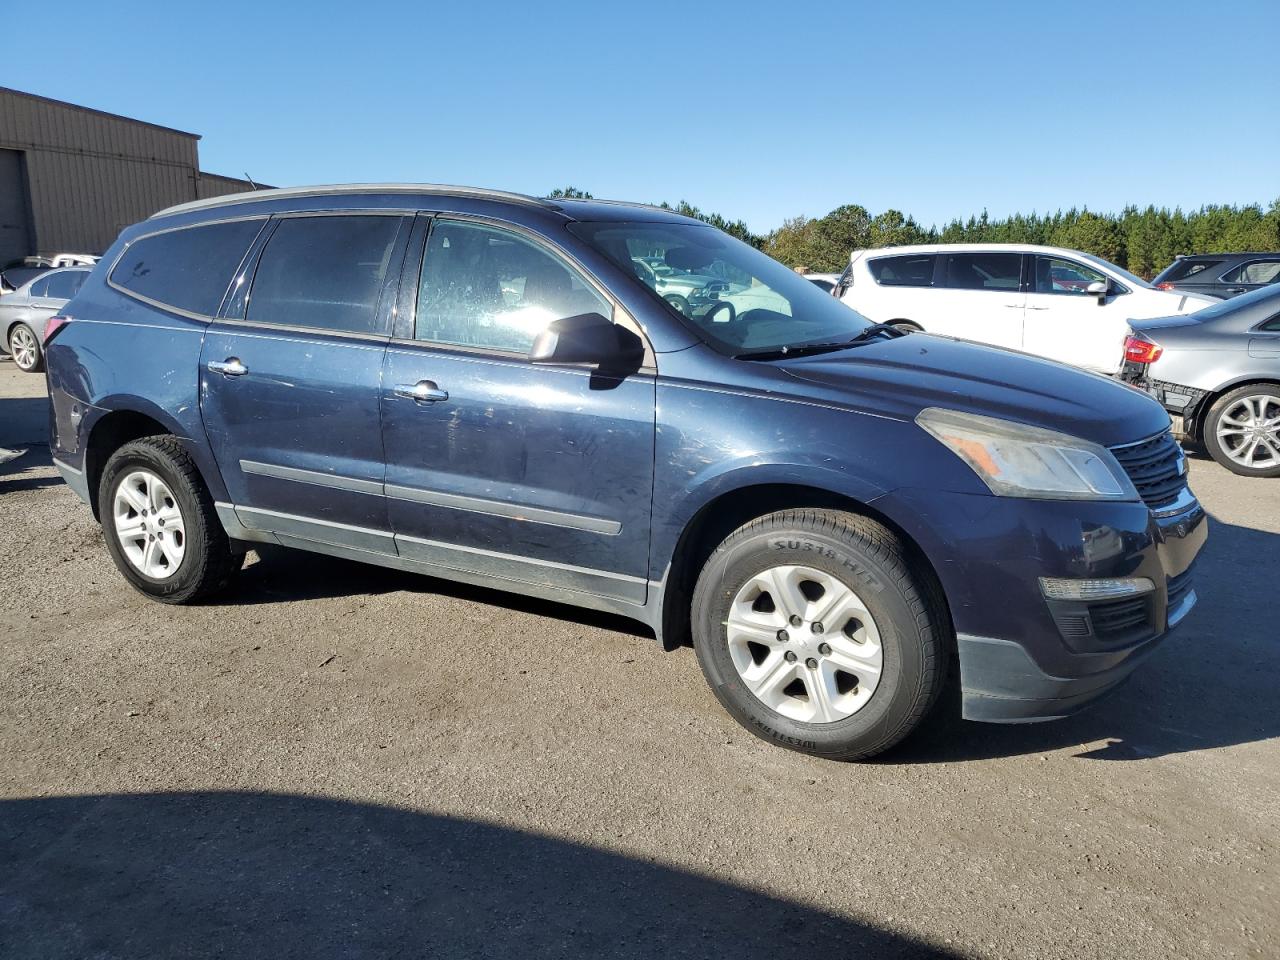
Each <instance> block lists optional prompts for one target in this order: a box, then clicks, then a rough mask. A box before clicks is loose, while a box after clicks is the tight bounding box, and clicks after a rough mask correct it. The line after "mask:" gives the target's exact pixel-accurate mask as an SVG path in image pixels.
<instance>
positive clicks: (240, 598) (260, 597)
mask: <svg viewBox="0 0 1280 960" xmlns="http://www.w3.org/2000/svg"><path fill="white" fill-rule="evenodd" d="M253 552H254V553H255V554H256V555H257V560H256V562H254V561H252V560H251V561H250V562H249V563H248V564H246V566H245V567H244V569H242V570H241V571H240V575H239V576H238V577H237V578H236V579H235V581H234V582H233V583H232V585H231V588H230V589H229V590H227V591H226V592H225V593H222V594H220V595H218V596H216V597H213V598H211V599H210V600H209V601H208V602H209V603H210V604H213V605H234V606H240V605H243V604H261V603H284V602H289V601H293V600H316V599H320V598H323V597H346V596H364V595H369V596H378V595H380V594H385V593H395V592H398V591H404V592H407V593H433V594H438V595H440V596H448V597H455V598H457V599H459V600H467V601H470V602H472V603H483V604H487V605H489V606H494V607H502V608H504V609H506V610H513V611H518V612H520V613H530V614H534V615H535V616H540V617H551V618H554V619H556V620H568V621H570V622H572V623H578V624H581V625H583V626H588V627H599V628H600V629H602V630H613V631H615V632H617V633H627V634H631V635H632V636H643V637H652V636H653V631H652V630H650V629H649V628H648V627H646V626H645V625H644V624H642V623H640V622H639V621H637V620H631V619H628V618H627V617H623V616H619V615H616V614H611V613H605V612H602V611H596V610H588V609H585V608H583V607H574V606H570V605H569V604H565V603H559V602H557V601H554V600H544V599H542V598H540V597H531V596H525V595H523V594H516V593H508V592H506V591H504V590H495V589H492V588H489V587H476V586H471V585H470V584H466V583H459V582H458V581H456V580H443V579H439V578H437V577H431V576H427V575H424V574H420V573H409V572H407V571H403V570H393V569H389V568H387V567H379V566H375V565H373V564H368V563H359V562H357V561H354V560H344V559H341V558H339V557H330V556H326V555H324V554H319V553H305V552H303V551H300V550H290V549H286V548H285V547H273V546H270V545H267V544H254V551H253Z"/></svg>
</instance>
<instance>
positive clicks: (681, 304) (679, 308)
mask: <svg viewBox="0 0 1280 960" xmlns="http://www.w3.org/2000/svg"><path fill="white" fill-rule="evenodd" d="M662 299H663V300H665V301H667V303H669V304H671V306H672V307H674V308H675V310H676V312H677V313H679V314H680V315H681V316H683V317H689V318H690V319H692V318H693V313H692V308H690V306H689V301H688V300H686V299H685V298H684V297H682V296H680V294H678V293H669V294H667V295H666V296H665V297H663V298H662Z"/></svg>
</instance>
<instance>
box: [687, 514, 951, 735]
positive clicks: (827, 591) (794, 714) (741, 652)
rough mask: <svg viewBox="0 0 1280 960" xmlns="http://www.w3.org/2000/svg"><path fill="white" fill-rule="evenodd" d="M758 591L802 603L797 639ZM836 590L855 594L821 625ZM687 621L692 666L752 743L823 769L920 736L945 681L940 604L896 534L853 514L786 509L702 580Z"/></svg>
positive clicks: (728, 544) (726, 549)
mask: <svg viewBox="0 0 1280 960" xmlns="http://www.w3.org/2000/svg"><path fill="white" fill-rule="evenodd" d="M779 570H781V571H785V572H782V573H778V572H777V571H779ZM771 571H772V572H771ZM778 578H781V579H778ZM784 581H785V582H784ZM764 583H770V584H777V585H778V590H777V591H776V592H778V593H779V595H780V596H781V595H783V594H784V593H790V594H791V595H792V598H793V599H794V600H797V601H808V603H809V606H808V607H807V608H806V610H805V612H804V613H803V614H800V613H798V612H797V611H796V610H795V608H794V605H792V607H791V612H792V613H794V614H796V615H797V616H799V618H800V626H799V627H797V626H795V624H796V620H794V619H792V620H788V614H787V612H785V611H784V610H780V609H779V605H778V604H776V603H774V602H773V601H772V593H773V592H775V591H774V590H773V589H772V588H770V589H768V590H766V589H764V587H763V586H762V584H764ZM806 584H807V586H806ZM840 587H843V588H844V589H845V590H847V591H849V592H850V593H851V594H852V595H853V599H852V601H848V603H847V604H846V605H845V607H844V610H845V612H844V613H841V614H839V615H838V616H834V617H833V616H832V615H831V614H830V613H823V612H822V607H823V606H824V603H826V602H838V600H837V598H838V597H839V596H841V593H840ZM796 589H798V590H799V591H800V592H799V594H796V593H795V590H796ZM819 590H821V594H820V595H819V593H818V591H819ZM757 591H758V595H757ZM766 593H768V594H769V595H770V596H769V599H768V600H766V599H765V594H766ZM753 596H754V597H755V599H754V600H752V599H751V598H752V597H753ZM853 603H856V604H858V605H860V609H855V608H854V607H853V606H850V605H848V604H853ZM782 606H783V607H786V606H787V604H786V603H785V602H784V604H783V605H782ZM770 607H772V608H773V609H772V610H770V609H769V608H770ZM850 613H857V614H858V616H852V615H848V616H846V614H850ZM821 616H827V617H828V618H829V622H828V623H826V624H822V623H821V622H819V621H818V619H816V618H817V617H821ZM691 617H692V628H693V645H694V649H695V651H696V653H697V656H698V664H699V665H700V666H701V668H702V672H703V675H704V676H705V677H706V679H707V682H708V684H710V686H711V689H712V691H713V692H714V693H715V695H716V697H717V699H719V701H720V702H721V704H723V705H724V708H725V709H726V710H728V711H729V713H730V714H731V715H732V716H733V717H734V719H736V720H737V721H738V722H739V723H741V724H742V725H743V726H744V727H746V728H747V729H748V730H749V731H751V733H753V734H755V735H756V736H757V737H760V738H761V739H763V740H766V741H768V742H770V743H773V744H776V745H778V746H781V747H786V748H787V749H790V750H797V751H800V752H802V753H808V754H812V755H814V756H818V757H826V758H829V759H835V760H858V759H865V758H867V757H871V756H874V755H875V754H878V753H881V752H883V751H885V750H887V749H889V748H890V747H891V746H893V745H894V744H895V743H897V742H898V741H900V740H901V739H902V738H903V737H905V736H906V735H907V734H909V733H910V732H911V731H912V730H914V729H915V728H916V727H917V726H919V724H920V723H921V721H922V720H923V719H924V717H925V716H926V715H927V714H928V712H929V710H930V709H931V708H932V707H933V705H934V703H935V702H936V701H937V699H938V696H939V693H940V692H941V690H942V688H943V684H944V681H945V679H946V672H947V666H948V663H949V655H948V651H949V647H950V643H949V640H948V638H947V631H949V627H948V626H947V620H946V615H945V612H944V608H943V606H942V602H941V597H940V596H938V595H937V594H936V590H930V589H929V588H928V587H926V586H925V585H924V584H923V583H922V582H921V580H920V579H919V578H918V577H916V576H915V575H914V574H913V573H912V571H911V569H910V565H909V563H908V561H907V558H906V552H905V549H904V546H903V544H902V542H901V541H900V540H899V539H898V538H897V537H896V536H895V535H894V534H893V533H892V532H891V531H889V530H888V529H887V528H885V527H884V526H882V525H881V524H879V523H876V522H875V521H873V520H870V519H868V518H866V517H860V516H857V515H854V514H849V513H842V512H839V511H834V510H811V509H806V510H786V511H782V512H779V513H773V514H769V515H768V516H765V517H761V518H759V519H757V520H753V521H751V522H750V523H748V524H746V525H745V526H743V527H741V528H739V529H738V530H736V531H734V533H732V534H731V535H730V536H729V537H728V538H727V539H726V540H725V541H724V543H722V544H721V545H720V546H719V547H718V548H717V549H716V551H715V553H713V554H712V555H711V557H710V559H708V561H707V563H706V565H705V566H704V567H703V569H702V573H701V575H700V576H699V578H698V583H697V587H696V588H695V590H694V595H693V604H692V611H691ZM868 620H869V623H868V622H866V621H868ZM748 621H749V624H750V625H747V624H748ZM774 628H777V629H778V630H779V631H784V632H785V634H786V638H785V639H784V638H783V633H782V632H779V633H776V634H774V636H773V640H772V641H771V640H770V639H769V636H768V631H770V630H773V629H774ZM819 631H821V632H819ZM859 636H860V637H861V639H860V640H859V639H858V638H859ZM744 638H753V639H749V640H746V641H745V643H744ZM815 641H817V642H818V643H817V647H816V649H815ZM827 641H830V643H828V642H827ZM824 646H825V647H826V650H825V653H824V652H823V647H824ZM877 647H878V649H877ZM791 654H794V655H795V656H794V658H791ZM877 655H878V657H879V669H878V674H877V673H876V671H875V670H874V667H875V663H874V661H875V658H876V657H877ZM779 658H781V659H779ZM849 664H854V666H853V667H851V668H850V672H848V673H846V672H845V671H844V669H843V667H845V666H847V665H849ZM788 671H790V673H788ZM788 676H793V677H794V678H795V679H792V680H787V678H788ZM761 677H763V678H764V679H760V678H761ZM779 677H780V678H781V679H775V678H779ZM842 677H843V680H842ZM831 678H834V679H833V680H832V679H831ZM827 680H830V681H831V682H830V684H828V685H827V689H828V690H829V691H831V692H830V693H828V694H826V695H821V693H822V689H823V688H822V687H820V686H813V684H821V683H824V682H825V681H827ZM851 680H853V681H855V682H853V683H852V684H851ZM784 681H786V684H785V686H784V685H783V682H784ZM797 682H798V683H799V684H800V686H799V687H797V686H796V684H797ZM753 685H754V686H755V689H756V690H761V691H766V692H767V696H765V695H757V693H755V692H753V689H752V686H753ZM801 689H803V691H804V696H803V697H802V696H800V690H801ZM814 694H819V695H818V696H814ZM824 711H825V715H823V716H821V717H820V718H819V717H818V716H817V715H818V714H822V713H823V712H824ZM806 712H813V713H814V716H809V717H806Z"/></svg>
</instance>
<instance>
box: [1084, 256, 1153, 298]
mask: <svg viewBox="0 0 1280 960" xmlns="http://www.w3.org/2000/svg"><path fill="white" fill-rule="evenodd" d="M1080 256H1082V257H1084V258H1085V259H1086V260H1088V261H1089V262H1091V263H1096V264H1097V265H1098V266H1100V267H1105V268H1106V269H1108V270H1110V271H1111V272H1112V273H1114V274H1117V275H1118V276H1120V277H1121V278H1122V279H1123V280H1124V281H1125V282H1126V283H1132V284H1133V285H1134V286H1135V287H1143V288H1145V289H1147V290H1150V289H1151V284H1149V283H1147V281H1145V280H1143V279H1142V278H1141V277H1140V276H1138V275H1137V274H1133V273H1130V272H1129V271H1128V270H1126V269H1125V268H1124V267H1117V266H1116V265H1115V264H1114V263H1112V262H1111V261H1110V260H1103V259H1102V258H1101V257H1095V256H1094V255H1093V254H1092V253H1084V252H1081V253H1080Z"/></svg>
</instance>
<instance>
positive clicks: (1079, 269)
mask: <svg viewBox="0 0 1280 960" xmlns="http://www.w3.org/2000/svg"><path fill="white" fill-rule="evenodd" d="M1106 280H1107V278H1106V277H1105V276H1103V275H1102V274H1101V273H1099V272H1098V271H1097V270H1094V269H1092V268H1091V267H1086V266H1085V265H1084V264H1082V263H1077V262H1076V261H1075V260H1064V259H1063V258H1061V257H1036V280H1035V286H1034V287H1032V291H1033V292H1034V293H1061V294H1065V295H1067V296H1077V297H1087V296H1088V295H1089V284H1091V283H1097V282H1098V281H1102V282H1103V283H1105V282H1106Z"/></svg>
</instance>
